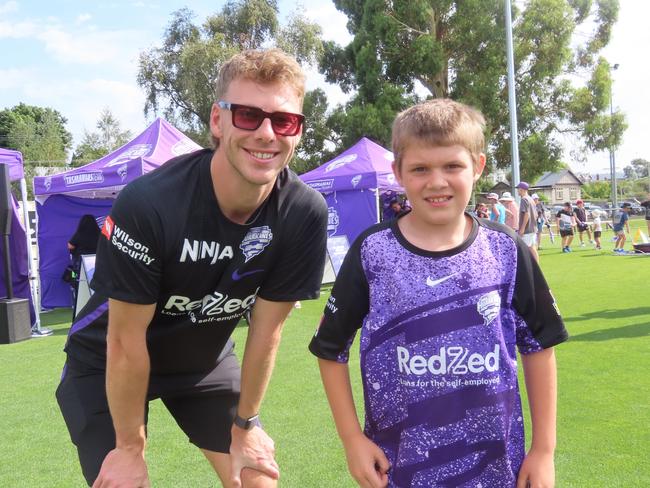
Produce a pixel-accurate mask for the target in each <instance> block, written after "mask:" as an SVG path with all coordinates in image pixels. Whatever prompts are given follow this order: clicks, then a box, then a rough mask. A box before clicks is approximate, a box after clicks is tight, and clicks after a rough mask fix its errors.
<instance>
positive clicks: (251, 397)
mask: <svg viewBox="0 0 650 488" xmlns="http://www.w3.org/2000/svg"><path fill="white" fill-rule="evenodd" d="M258 301H260V299H259V298H258ZM292 307H293V303H272V302H260V304H258V303H256V304H255V308H254V310H253V314H252V317H251V325H250V327H249V328H248V337H247V338H246V347H245V349H244V355H243V357H242V368H241V369H242V371H241V394H240V397H239V407H238V409H237V411H238V413H239V415H240V416H241V417H244V418H247V417H251V416H253V415H256V414H258V413H259V410H260V405H261V404H262V399H263V398H264V394H265V393H266V388H267V387H268V384H269V381H270V379H271V373H272V372H273V367H274V365H275V356H276V354H277V351H278V346H279V345H280V339H281V336H282V326H283V325H284V320H285V318H286V316H287V315H288V314H289V312H290V311H291V308H292Z"/></svg>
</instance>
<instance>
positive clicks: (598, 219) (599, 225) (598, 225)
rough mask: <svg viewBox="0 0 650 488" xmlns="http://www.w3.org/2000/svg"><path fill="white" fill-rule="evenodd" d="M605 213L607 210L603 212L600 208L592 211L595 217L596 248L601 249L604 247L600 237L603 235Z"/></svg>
mask: <svg viewBox="0 0 650 488" xmlns="http://www.w3.org/2000/svg"><path fill="white" fill-rule="evenodd" d="M603 214H605V212H601V211H600V210H594V211H593V212H591V216H592V218H593V219H594V242H595V243H596V249H597V250H599V251H600V250H601V249H602V245H601V242H600V237H601V236H602V235H603V220H602V219H603V217H602V216H603ZM605 215H606V214H605Z"/></svg>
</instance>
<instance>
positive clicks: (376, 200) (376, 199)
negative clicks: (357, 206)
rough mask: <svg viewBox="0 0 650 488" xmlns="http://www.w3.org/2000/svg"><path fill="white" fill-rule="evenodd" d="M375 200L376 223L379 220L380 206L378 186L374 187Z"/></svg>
mask: <svg viewBox="0 0 650 488" xmlns="http://www.w3.org/2000/svg"><path fill="white" fill-rule="evenodd" d="M375 202H376V203H377V223H379V222H380V221H381V206H380V205H379V188H375Z"/></svg>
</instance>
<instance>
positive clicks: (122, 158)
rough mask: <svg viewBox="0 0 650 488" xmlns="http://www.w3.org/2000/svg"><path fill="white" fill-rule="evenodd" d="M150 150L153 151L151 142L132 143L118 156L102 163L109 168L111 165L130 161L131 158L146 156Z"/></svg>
mask: <svg viewBox="0 0 650 488" xmlns="http://www.w3.org/2000/svg"><path fill="white" fill-rule="evenodd" d="M151 152H153V145H152V144H134V145H133V146H131V147H130V148H129V149H127V150H126V151H124V152H123V153H121V154H120V155H119V156H117V157H115V158H113V159H111V160H110V161H108V162H107V163H106V164H104V168H110V167H111V166H117V165H118V164H122V163H124V162H126V161H130V160H131V159H135V158H141V157H142V156H147V155H148V154H149V153H151Z"/></svg>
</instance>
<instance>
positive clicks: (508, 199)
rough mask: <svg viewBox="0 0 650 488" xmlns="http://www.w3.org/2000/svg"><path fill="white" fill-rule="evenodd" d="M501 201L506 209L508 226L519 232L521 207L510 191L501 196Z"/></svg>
mask: <svg viewBox="0 0 650 488" xmlns="http://www.w3.org/2000/svg"><path fill="white" fill-rule="evenodd" d="M499 201H500V202H501V203H502V204H503V206H504V207H505V208H506V225H507V226H508V227H510V228H511V229H514V230H519V205H517V202H515V199H514V198H513V197H512V194H511V193H510V192H509V191H504V192H503V193H502V194H501V198H500V199H499Z"/></svg>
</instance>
